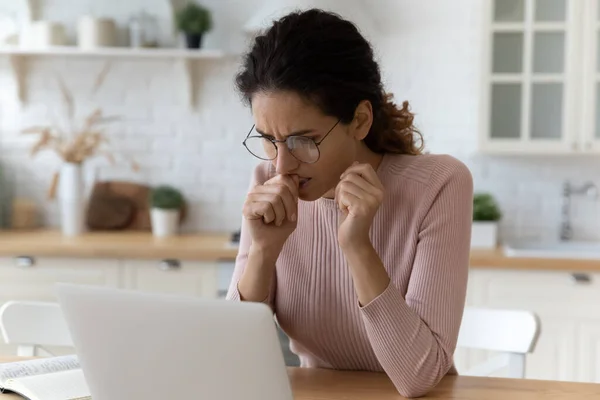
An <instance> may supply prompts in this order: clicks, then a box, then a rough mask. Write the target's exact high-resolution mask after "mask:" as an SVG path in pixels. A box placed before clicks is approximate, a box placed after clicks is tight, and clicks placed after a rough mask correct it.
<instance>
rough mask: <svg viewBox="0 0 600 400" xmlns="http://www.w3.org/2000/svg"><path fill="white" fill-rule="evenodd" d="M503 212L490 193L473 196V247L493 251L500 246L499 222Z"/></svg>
mask: <svg viewBox="0 0 600 400" xmlns="http://www.w3.org/2000/svg"><path fill="white" fill-rule="evenodd" d="M501 218H502V212H501V211H500V207H499V206H498V203H497V202H496V200H495V199H494V197H493V196H492V195H491V194H489V193H476V194H475V195H474V196H473V229H472V231H471V247H472V248H486V249H493V248H496V246H497V245H498V222H499V221H500V219H501Z"/></svg>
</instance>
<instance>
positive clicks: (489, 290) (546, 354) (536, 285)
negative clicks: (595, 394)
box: [456, 266, 600, 382]
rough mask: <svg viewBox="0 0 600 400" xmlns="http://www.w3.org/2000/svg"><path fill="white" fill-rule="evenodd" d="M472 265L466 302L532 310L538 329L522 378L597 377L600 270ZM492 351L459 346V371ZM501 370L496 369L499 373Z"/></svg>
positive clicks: (593, 379)
mask: <svg viewBox="0 0 600 400" xmlns="http://www.w3.org/2000/svg"><path fill="white" fill-rule="evenodd" d="M567 270H568V268H567V266H565V271H564V272H563V271H518V270H516V271H515V270H503V269H475V268H474V269H471V271H470V274H469V285H468V292H467V304H468V305H469V306H475V307H492V308H508V309H524V310H529V311H533V312H535V313H536V314H537V315H538V316H539V318H540V322H541V334H540V337H539V340H538V344H537V346H536V349H535V351H534V353H533V354H531V355H529V356H528V359H527V365H526V378H530V379H550V380H563V381H581V382H590V381H591V382H600V358H599V357H598V354H600V353H599V351H600V307H598V304H600V274H599V273H586V274H573V273H571V272H566V271H567ZM490 355H491V354H490V353H488V352H483V351H474V350H466V349H459V350H457V352H456V364H457V368H458V369H459V372H460V371H461V370H464V369H467V368H469V367H470V366H472V365H475V364H476V363H478V362H481V361H482V360H484V359H485V358H486V357H488V356H490ZM501 374H502V371H500V373H499V375H501Z"/></svg>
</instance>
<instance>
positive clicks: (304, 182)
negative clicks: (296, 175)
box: [298, 178, 312, 189]
mask: <svg viewBox="0 0 600 400" xmlns="http://www.w3.org/2000/svg"><path fill="white" fill-rule="evenodd" d="M311 179H312V178H300V180H299V182H298V183H299V186H300V189H304V188H305V187H306V185H308V182H310V180H311Z"/></svg>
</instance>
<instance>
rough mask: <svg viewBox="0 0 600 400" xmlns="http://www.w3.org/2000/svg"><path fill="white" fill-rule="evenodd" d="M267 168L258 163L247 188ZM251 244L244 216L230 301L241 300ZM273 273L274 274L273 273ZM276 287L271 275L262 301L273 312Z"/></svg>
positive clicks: (230, 290)
mask: <svg viewBox="0 0 600 400" xmlns="http://www.w3.org/2000/svg"><path fill="white" fill-rule="evenodd" d="M267 168H268V166H266V165H265V164H264V163H261V164H259V165H258V166H257V167H256V169H255V170H254V174H253V175H252V178H251V180H250V186H249V188H252V187H253V186H254V185H256V184H257V182H264V181H265V180H266V179H265V177H266V176H267V172H266V171H267ZM251 244H252V238H251V237H250V232H249V231H248V227H247V222H246V219H245V218H242V224H241V228H240V244H239V249H238V254H237V256H236V258H235V266H234V269H233V274H232V277H231V281H230V283H229V288H228V290H227V295H226V299H227V300H232V301H242V299H241V295H240V291H239V289H238V283H239V281H240V278H241V277H242V274H243V273H244V269H245V268H246V263H247V262H248V252H249V250H250V245H251ZM274 275H275V274H274ZM276 287H277V277H276V276H273V278H272V279H271V289H270V290H269V295H268V296H267V297H266V298H265V299H264V300H263V303H265V304H267V305H268V306H269V307H271V310H273V312H275V301H274V300H275V292H276Z"/></svg>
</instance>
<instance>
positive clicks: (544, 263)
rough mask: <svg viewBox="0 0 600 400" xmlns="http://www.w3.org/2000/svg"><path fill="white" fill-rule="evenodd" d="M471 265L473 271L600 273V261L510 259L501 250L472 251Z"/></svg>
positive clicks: (536, 258)
mask: <svg viewBox="0 0 600 400" xmlns="http://www.w3.org/2000/svg"><path fill="white" fill-rule="evenodd" d="M470 265H471V268H473V269H494V268H496V269H509V270H510V269H512V270H537V271H569V272H600V260H594V259H570V258H569V259H566V258H562V259H561V258H538V257H508V256H506V255H504V254H503V250H502V249H501V248H498V249H495V250H473V251H471V261H470Z"/></svg>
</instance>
